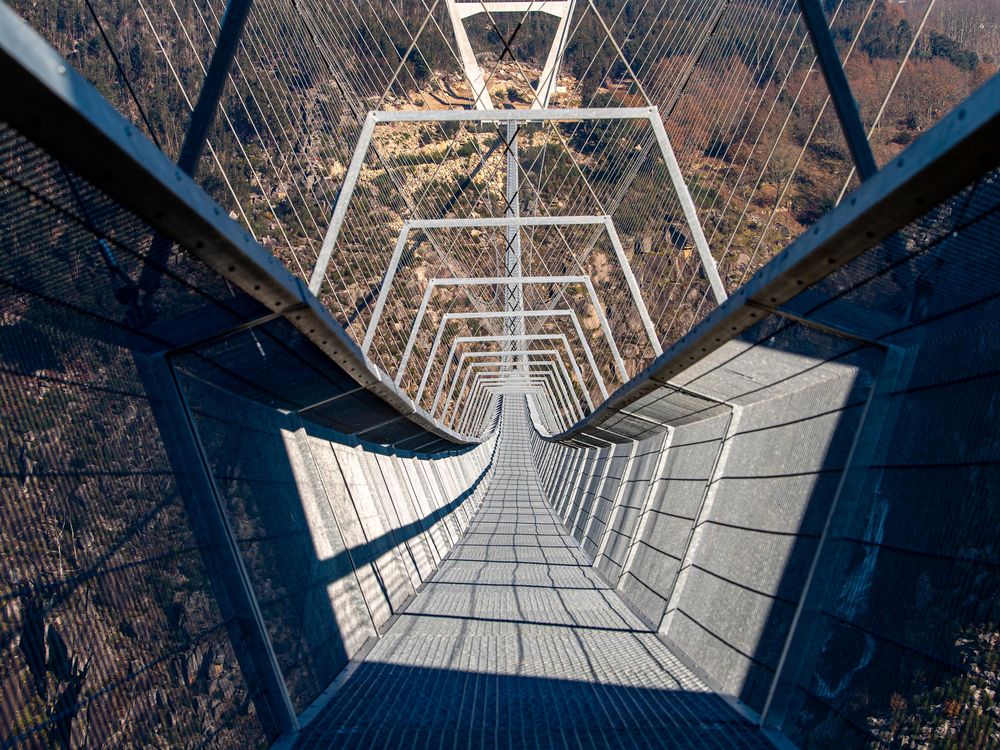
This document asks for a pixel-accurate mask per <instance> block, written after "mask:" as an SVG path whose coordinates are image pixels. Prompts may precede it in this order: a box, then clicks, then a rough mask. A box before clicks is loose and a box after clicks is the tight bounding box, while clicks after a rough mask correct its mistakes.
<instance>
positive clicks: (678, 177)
mask: <svg viewBox="0 0 1000 750" xmlns="http://www.w3.org/2000/svg"><path fill="white" fill-rule="evenodd" d="M573 120H646V121H647V122H648V123H649V126H650V128H651V130H652V132H653V136H654V138H655V139H656V143H657V145H658V146H659V149H660V155H661V156H662V157H663V160H664V162H665V163H666V166H667V171H668V173H669V175H670V180H671V183H672V184H673V187H674V191H675V192H676V193H677V197H678V199H679V200H680V203H681V210H682V212H683V213H684V219H685V221H686V222H687V225H688V228H689V229H690V230H691V236H692V239H693V240H694V244H695V247H696V248H697V250H698V256H699V258H700V259H701V263H702V267H703V268H704V270H705V275H706V276H707V277H708V281H709V284H710V285H711V287H712V292H713V294H714V295H715V300H716V302H717V303H718V304H722V302H723V301H724V300H725V299H726V297H727V295H726V290H725V287H724V286H723V284H722V279H721V278H720V276H719V271H718V268H717V267H716V264H715V259H714V258H713V257H712V253H711V251H710V250H709V247H708V240H707V239H706V237H705V232H704V231H703V229H702V226H701V221H700V220H699V218H698V211H697V209H696V208H695V205H694V200H693V199H692V198H691V193H690V191H689V190H688V187H687V183H686V182H685V181H684V176H683V175H682V174H681V168H680V164H679V163H678V161H677V155H676V154H675V153H674V149H673V146H672V145H671V144H670V138H669V137H668V136H667V131H666V128H664V126H663V120H662V119H661V118H660V113H659V110H658V109H657V108H656V107H622V108H614V107H603V108H594V109H586V108H567V109H496V110H490V111H489V114H486V113H484V112H483V111H482V110H465V109H446V110H416V111H414V110H400V111H393V112H388V111H371V112H369V113H368V116H367V117H366V118H365V121H364V123H363V124H362V126H361V133H360V135H359V136H358V142H357V145H356V146H355V147H354V153H353V155H352V156H351V163H350V165H349V166H348V168H347V174H346V175H345V177H344V184H343V186H342V187H341V189H340V192H339V193H338V194H337V200H336V202H335V204H334V209H333V215H332V217H331V219H330V225H329V227H328V228H327V231H326V234H325V236H324V237H323V244H322V246H321V247H320V252H319V255H318V257H317V259H316V265H315V266H314V267H313V272H312V275H311V276H310V278H309V291H311V292H312V293H313V294H318V293H319V291H320V288H321V287H322V285H323V278H324V277H325V276H326V270H327V268H328V267H329V265H330V259H331V258H332V257H333V249H334V247H335V246H336V244H337V238H338V237H339V236H340V230H341V228H342V226H343V224H344V219H345V218H346V216H347V208H348V206H349V205H350V202H351V198H352V197H353V195H354V189H355V187H357V184H358V178H359V177H360V176H361V168H362V166H363V164H364V161H365V157H366V156H367V155H368V150H369V148H370V147H371V142H372V138H373V136H374V134H375V127H376V126H377V125H379V124H384V123H399V122H563V121H573ZM506 221H508V222H509V221H510V219H509V218H508V219H506Z"/></svg>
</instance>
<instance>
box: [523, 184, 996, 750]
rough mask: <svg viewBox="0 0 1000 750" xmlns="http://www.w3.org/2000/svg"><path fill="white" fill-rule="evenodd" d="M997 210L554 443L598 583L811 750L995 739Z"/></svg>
mask: <svg viewBox="0 0 1000 750" xmlns="http://www.w3.org/2000/svg"><path fill="white" fill-rule="evenodd" d="M998 208H1000V175H998V173H997V172H995V171H992V172H987V173H986V174H985V175H984V176H983V177H982V178H980V179H979V180H977V181H976V182H975V183H974V184H972V185H970V186H968V187H967V188H966V189H964V190H963V191H961V192H960V193H959V194H957V195H955V196H953V197H952V198H950V199H949V200H947V201H946V202H945V203H943V204H942V205H940V206H937V207H935V208H933V209H931V210H929V211H927V212H926V213H925V214H924V215H923V216H922V217H921V218H920V219H919V220H917V221H914V222H913V223H911V224H910V225H908V226H907V227H906V228H904V229H903V230H901V231H900V232H898V233H896V234H895V235H893V236H892V237H890V238H889V239H888V240H886V241H884V242H882V243H880V244H879V245H877V246H875V247H873V248H872V249H871V250H869V251H868V252H866V253H864V254H862V255H860V256H859V257H858V258H857V259H855V260H854V261H852V262H850V263H848V264H847V265H845V266H844V267H843V268H842V269H841V270H839V271H837V272H836V273H834V274H831V275H829V276H828V277H827V278H826V279H825V280H824V281H821V282H819V283H817V284H815V285H813V286H811V287H810V288H809V289H807V290H805V291H803V292H801V293H800V294H798V295H796V296H795V297H793V298H792V299H791V301H790V302H788V303H786V304H784V305H782V306H781V310H780V311H779V312H778V313H777V314H771V315H768V316H767V317H765V318H763V319H762V320H760V322H758V323H757V324H756V325H754V326H753V327H752V328H750V329H749V330H747V331H746V332H745V333H744V334H742V335H740V336H739V337H738V338H737V339H734V340H732V341H730V342H729V343H727V344H725V345H724V346H723V347H722V348H720V349H718V350H717V351H716V352H715V353H713V354H710V355H708V356H707V357H705V358H704V359H703V360H702V361H700V362H699V363H698V364H696V365H694V366H693V367H690V368H687V369H686V370H684V371H683V372H682V373H681V374H680V375H679V376H676V377H674V378H672V379H671V380H670V381H669V382H666V383H663V384H662V385H661V386H659V387H658V388H656V389H655V390H652V391H651V392H650V393H648V394H647V395H644V396H643V397H642V398H639V399H638V400H634V401H633V402H632V403H630V404H629V405H628V406H627V407H624V408H621V409H619V410H617V413H616V414H614V415H611V416H608V417H607V418H606V419H604V420H602V421H601V422H600V424H599V425H595V427H594V429H592V430H589V431H585V432H584V433H581V434H579V435H577V436H575V437H572V436H571V437H570V443H572V442H575V443H576V446H577V447H576V448H575V449H574V448H572V447H562V446H558V445H557V444H551V443H550V444H540V445H538V446H536V453H535V455H536V462H537V465H538V466H539V469H540V471H541V473H542V475H543V477H544V480H543V483H544V484H546V490H547V492H548V493H549V501H550V503H551V504H552V506H553V509H554V510H555V511H556V512H557V513H558V514H559V515H560V516H561V518H562V520H563V522H564V524H565V525H566V528H567V529H569V530H570V531H571V532H573V533H574V535H575V536H576V537H577V539H578V540H579V541H580V542H581V544H582V545H583V546H584V549H587V550H588V551H589V553H590V555H591V558H592V559H593V560H594V563H595V567H596V568H597V570H598V571H599V572H601V573H602V574H603V575H605V576H606V577H607V578H608V579H609V580H611V581H612V582H614V583H615V584H616V585H617V588H618V590H619V591H620V592H622V593H623V595H625V596H626V598H627V599H629V601H630V602H631V603H632V604H633V606H634V607H635V608H636V609H637V610H638V611H639V612H640V613H641V614H642V615H643V617H644V619H645V620H646V621H647V622H648V623H649V624H650V626H651V627H653V628H656V629H657V630H658V631H659V632H660V633H661V634H662V635H663V636H664V637H665V638H667V639H668V640H669V641H670V642H671V643H672V644H673V645H674V646H676V647H677V648H678V649H680V650H681V651H683V652H684V653H686V654H687V655H688V656H689V657H690V658H692V659H693V660H694V662H695V663H697V664H698V665H699V667H700V668H701V669H703V670H705V671H706V672H707V673H708V675H709V676H710V677H711V678H712V679H714V680H715V681H716V682H717V683H718V684H719V685H720V687H721V688H722V689H723V690H725V691H726V692H728V693H731V694H733V695H735V696H737V697H738V698H739V699H740V700H741V701H742V702H743V703H744V704H746V705H747V706H748V707H749V708H750V709H751V710H752V711H754V712H756V714H757V716H758V717H759V719H760V720H761V721H762V723H763V724H764V725H765V726H773V727H776V728H778V729H780V730H781V731H782V732H783V733H784V734H785V735H786V736H787V737H789V738H790V739H792V740H793V741H794V742H795V743H796V744H797V745H799V746H801V747H809V748H813V747H817V748H818V747H832V746H836V747H897V746H901V745H902V746H905V745H907V744H908V743H910V744H916V745H917V746H924V747H942V748H944V747H994V746H996V744H997V743H998V742H1000V718H998V716H997V713H996V711H997V709H996V704H995V702H994V697H993V696H994V694H995V691H996V680H995V665H996V659H997V643H998V635H997V622H998V611H997V602H998V598H997V585H998V580H1000V579H998V577H997V563H998V558H997V554H996V553H997V550H996V544H995V537H996V534H995V530H996V528H997V517H996V514H997V509H996V502H995V497H994V495H995V493H994V492H993V491H992V484H991V482H992V476H993V474H994V472H995V467H996V464H997V458H998V452H1000V441H998V438H997V433H996V429H995V425H994V424H993V420H992V416H991V415H992V413H993V410H994V409H995V400H996V394H997V388H996V383H995V380H996V361H997V353H996V351H995V349H996V347H995V345H994V343H993V340H994V339H995V333H996V326H997V307H996V306H997V293H998V287H997V284H996V281H995V279H996V278H997V277H996V275H995V274H993V273H991V272H990V270H989V269H990V268H991V266H992V264H993V255H994V252H993V250H994V249H995V239H992V238H991V237H992V236H993V235H994V233H995V232H996V231H997V228H998V214H997V209H998ZM972 268H977V269H979V270H980V271H982V273H975V274H973V273H970V271H971V269H972ZM665 427H666V428H668V429H667V435H666V436H664V435H663V431H664V428H665ZM625 436H627V437H628V438H631V440H629V439H625ZM608 440H615V441H624V442H618V443H617V444H612V445H610V446H608V447H603V448H601V447H593V448H587V447H586V446H587V445H588V444H590V445H593V444H595V443H597V444H601V443H603V442H604V441H608ZM632 441H637V442H632ZM657 441H660V442H661V443H662V444H663V447H662V448H657V447H656V445H655V444H656V442H657ZM651 453H652V454H654V455H656V456H657V460H656V461H650V460H648V458H647V457H648V455H650V454H651ZM623 460H624V461H626V464H625V467H624V468H623V467H622V466H621V465H620V464H621V462H622V461H623ZM616 461H617V464H616Z"/></svg>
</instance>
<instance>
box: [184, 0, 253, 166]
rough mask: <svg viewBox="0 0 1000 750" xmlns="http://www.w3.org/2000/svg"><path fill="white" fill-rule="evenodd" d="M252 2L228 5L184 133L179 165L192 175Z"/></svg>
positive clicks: (232, 1) (235, 1)
mask: <svg viewBox="0 0 1000 750" xmlns="http://www.w3.org/2000/svg"><path fill="white" fill-rule="evenodd" d="M252 3H253V0H229V3H228V4H227V5H226V13H225V15H224V16H223V17H222V27H221V28H220V29H219V38H218V39H217V40H216V42H215V51H214V52H213V53H212V61H211V62H210V63H209V64H208V71H207V72H206V73H205V80H204V82H202V84H201V91H200V92H199V93H198V102H197V104H195V106H194V110H192V112H191V119H190V120H189V121H188V127H187V131H186V132H185V133H184V142H183V143H182V144H181V153H180V156H179V157H177V166H179V167H180V168H181V169H183V170H184V172H185V173H187V174H189V175H191V176H194V174H195V172H196V171H197V169H198V162H199V161H201V153H202V151H204V150H205V143H206V142H207V141H208V131H209V129H210V128H211V127H212V122H213V121H214V120H215V113H216V112H217V111H218V109H219V100H220V99H221V98H222V92H223V90H224V89H225V87H226V79H227V78H228V77H229V69H230V68H231V67H232V65H233V58H235V57H236V49H237V47H239V43H240V37H242V36H243V27H244V26H246V21H247V15H248V14H249V13H250V6H251V5H252Z"/></svg>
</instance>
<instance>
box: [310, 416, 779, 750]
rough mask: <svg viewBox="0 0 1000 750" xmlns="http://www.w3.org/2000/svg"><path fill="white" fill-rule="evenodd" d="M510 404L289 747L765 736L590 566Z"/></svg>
mask: <svg viewBox="0 0 1000 750" xmlns="http://www.w3.org/2000/svg"><path fill="white" fill-rule="evenodd" d="M509 406H510V405H508V408H506V409H504V412H505V417H504V424H503V428H502V432H501V437H500V442H499V447H498V449H497V456H496V461H497V465H496V466H497V468H496V471H495V474H494V477H493V481H492V484H491V487H490V490H489V491H488V492H487V495H486V497H485V499H484V501H483V506H482V507H481V509H480V511H479V513H478V515H477V516H476V518H475V519H474V520H473V522H472V525H471V526H470V528H469V531H468V533H467V534H466V536H465V537H464V538H463V539H462V541H461V542H460V543H459V544H458V545H456V547H455V549H454V551H453V553H452V555H451V556H450V557H449V558H448V559H447V560H446V561H445V562H444V563H443V564H442V566H441V569H440V570H439V571H438V572H437V574H436V575H435V576H434V578H433V579H432V580H431V581H430V582H429V583H428V585H427V586H426V588H425V589H424V590H423V591H421V592H420V593H419V594H418V595H417V597H416V598H415V599H414V600H413V601H412V602H411V604H410V606H409V607H408V608H407V610H406V612H405V613H404V614H402V615H401V616H400V618H399V620H398V621H397V622H396V623H395V624H394V625H393V626H392V627H391V629H390V630H389V631H388V633H386V635H385V636H384V637H383V638H382V639H381V640H380V641H379V642H378V643H377V644H376V645H375V646H374V648H373V649H372V651H371V652H370V653H369V654H368V656H367V658H366V659H365V661H364V663H362V664H361V665H360V666H359V667H358V668H357V670H356V671H355V672H354V674H353V675H352V676H351V677H350V678H349V679H348V680H347V682H346V683H345V684H344V685H343V687H342V688H341V689H340V691H339V692H338V693H337V694H336V695H335V696H334V698H333V699H332V701H331V702H330V703H329V704H328V705H327V706H326V707H325V708H324V709H323V710H322V711H321V713H320V714H319V715H318V716H317V717H316V718H315V720H314V721H312V722H311V723H310V725H309V726H308V727H307V728H306V729H305V730H304V731H303V733H302V735H301V737H300V739H299V741H298V743H297V745H296V747H299V748H346V747H357V748H396V747H399V748H411V747H420V748H423V747H427V748H430V747H434V748H494V747H495V748H599V747H615V748H649V747H671V748H732V747H744V748H757V747H770V745H769V743H768V742H767V741H766V740H765V738H764V737H763V736H762V735H761V734H760V733H759V732H758V731H757V730H756V728H755V727H754V726H753V725H751V724H750V723H748V722H746V721H745V720H744V719H742V717H740V716H739V715H738V714H736V713H735V712H734V711H733V710H732V709H731V708H730V707H729V706H728V705H726V704H725V703H724V702H723V700H722V699H721V698H719V697H717V696H716V695H715V694H713V693H712V692H711V691H709V690H708V688H707V687H706V686H705V685H704V683H702V682H701V681H700V680H699V679H698V678H697V677H695V675H694V674H692V673H691V672H690V670H688V669H687V668H686V667H685V666H684V665H683V664H681V663H680V662H679V661H678V660H677V659H676V657H674V656H673V655H672V654H671V653H670V652H669V651H668V650H667V648H666V647H665V646H664V645H663V644H662V643H661V642H660V641H659V640H658V639H657V637H656V636H655V635H654V634H653V633H651V632H649V631H648V629H646V628H645V627H644V626H643V625H642V624H641V622H640V621H639V620H638V619H637V618H636V617H635V616H634V615H633V614H632V613H631V612H630V611H629V610H628V608H627V607H626V606H625V605H624V603H623V602H622V601H621V599H619V597H618V596H617V595H616V594H615V593H614V591H612V590H611V589H609V588H608V586H607V585H606V584H604V583H603V582H601V581H600V580H599V579H598V578H597V577H596V575H595V574H594V573H593V571H592V570H591V568H590V564H589V562H588V561H587V559H586V558H585V556H584V554H583V552H582V551H581V550H580V548H579V546H578V545H577V544H576V542H575V540H574V539H572V538H571V537H570V536H569V535H568V534H566V533H565V532H564V531H563V528H562V526H561V525H560V524H559V523H558V521H557V520H556V518H555V517H554V516H553V515H552V513H550V512H549V510H548V507H547V505H546V503H545V500H544V499H543V496H542V491H541V489H540V487H539V484H538V481H537V477H536V474H535V469H534V466H533V464H532V461H531V456H530V455H529V453H528V450H529V449H528V445H529V441H528V430H529V429H530V428H529V427H528V425H527V422H526V418H525V415H524V413H523V411H521V410H517V409H511V408H509Z"/></svg>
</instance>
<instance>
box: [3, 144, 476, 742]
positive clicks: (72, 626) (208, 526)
mask: <svg viewBox="0 0 1000 750" xmlns="http://www.w3.org/2000/svg"><path fill="white" fill-rule="evenodd" d="M0 166H2V187H0V204H2V205H0V209H2V210H0V213H2V217H3V218H2V219H0V236H2V238H3V240H2V242H3V252H2V254H0V294H2V298H3V299H2V304H0V309H2V314H3V317H2V320H0V343H2V346H0V363H2V368H0V373H2V374H0V383H2V385H0V394H2V396H0V404H2V406H0V409H2V412H3V418H2V420H0V446H2V451H0V456H2V459H0V460H2V466H3V471H2V480H0V481H2V483H3V492H2V496H3V506H4V513H3V519H4V520H3V526H2V531H0V537H2V544H0V548H2V550H3V556H4V571H5V573H4V579H3V591H2V593H0V597H2V601H3V609H2V612H3V614H2V626H0V627H2V632H3V640H2V647H0V659H2V663H3V674H4V681H3V688H2V697H0V738H2V742H3V743H4V744H5V746H7V745H9V746H11V747H22V746H23V747H42V746H46V747H48V746H54V747H67V748H69V747H100V746H108V745H141V746H145V745H156V744H166V745H169V746H177V747H182V746H192V747H193V746H201V745H205V744H207V745H210V746H214V747H241V748H242V747H256V746H265V745H266V744H267V743H268V742H269V741H270V740H272V739H274V737H275V736H276V735H277V733H278V732H280V731H282V730H284V729H288V728H289V724H288V720H289V718H292V719H294V715H295V713H296V712H300V711H302V710H304V709H305V708H306V707H307V706H308V705H309V703H310V702H311V701H312V700H314V699H315V698H316V697H317V696H318V695H319V693H320V692H321V691H322V690H323V689H324V688H325V687H326V685H327V684H329V682H330V681H331V680H332V679H333V677H334V676H335V675H336V674H337V672H338V671H339V670H340V669H341V668H342V667H343V665H344V664H345V663H346V662H347V660H348V659H349V658H350V657H351V656H352V655H353V654H354V653H356V652H357V650H358V649H359V648H360V647H361V646H362V645H363V644H364V642H365V641H366V639H368V638H371V637H374V636H375V635H376V634H377V632H378V630H379V629H380V628H381V627H382V626H383V625H384V623H385V619H386V618H387V617H388V616H389V615H390V614H391V613H392V612H394V611H396V610H397V609H398V608H399V607H401V606H403V604H404V603H405V601H406V598H407V596H412V591H413V590H414V589H415V588H416V587H417V586H419V585H420V582H421V581H422V580H423V578H425V577H426V576H427V575H429V574H430V573H431V572H432V571H433V569H434V567H435V565H436V564H437V561H439V560H440V558H441V557H442V556H443V555H444V554H445V553H446V551H447V549H448V548H449V547H450V545H451V544H453V543H454V540H455V539H457V538H458V536H459V535H460V534H461V533H462V529H463V528H464V525H465V524H466V523H467V522H468V517H469V514H470V512H471V508H473V507H475V504H476V502H477V501H478V497H479V495H478V494H477V488H478V487H480V485H481V484H482V483H483V482H484V481H485V478H486V477H485V472H486V469H487V467H488V465H489V459H490V445H489V444H484V445H482V446H480V447H479V448H477V449H476V450H474V451H471V452H470V451H464V452H462V451H459V452H458V453H456V452H455V451H452V453H450V454H449V453H445V454H439V455H438V456H437V460H433V459H432V458H431V457H430V456H429V455H427V454H418V453H413V452H410V451H406V450H390V449H384V448H383V449H379V450H380V451H381V452H372V449H373V448H378V446H374V445H369V446H368V448H367V449H363V448H362V447H360V446H361V441H359V439H358V438H357V437H352V436H351V434H349V433H354V434H366V435H368V436H371V437H373V438H377V439H379V440H383V441H385V442H387V443H392V442H402V443H405V442H406V441H407V440H409V441H410V444H411V445H413V446H415V447H419V446H421V445H425V446H426V445H429V444H430V443H441V440H440V438H439V437H438V436H435V435H428V434H427V433H426V432H424V431H423V430H422V429H421V428H419V427H417V426H416V425H414V424H413V423H411V422H408V421H407V420H406V419H403V418H401V417H400V415H399V413H398V412H396V411H394V410H393V409H392V408H391V407H389V406H388V405H386V404H385V403H384V402H382V401H381V400H380V399H379V398H378V397H377V396H375V395H374V394H372V393H369V392H367V391H365V390H364V389H363V388H360V387H359V386H358V384H357V383H356V382H355V381H354V380H353V379H352V378H351V377H350V375H349V374H348V373H347V372H345V371H344V370H343V369H340V368H338V366H336V365H334V364H333V363H332V362H331V360H330V359H329V358H328V357H327V356H326V355H325V354H324V353H323V352H321V351H320V350H319V349H317V348H316V347H315V346H314V345H313V344H311V343H310V342H309V341H308V339H306V338H305V337H304V336H303V335H302V334H301V333H300V332H299V331H298V330H297V329H295V328H294V327H292V326H291V325H290V324H289V323H288V322H287V321H285V320H283V319H278V320H271V319H270V318H269V317H268V316H267V315H266V309H264V308H262V307H261V306H260V305H259V303H256V302H254V301H253V300H251V299H248V298H247V297H246V296H245V295H244V294H243V293H242V292H240V291H239V290H237V289H236V288H235V287H232V286H230V284H229V282H227V281H226V280H225V279H224V278H222V277H221V276H219V275H218V274H216V273H215V272H214V271H211V270H210V269H209V268H208V267H207V266H205V265H203V264H202V263H200V262H198V261H196V260H195V259H194V258H193V257H192V256H191V255H189V254H188V253H187V252H185V251H183V250H180V249H178V248H175V249H174V251H173V252H172V253H171V254H170V256H169V257H168V258H167V259H166V261H165V262H162V264H161V262H157V260H155V259H153V258H151V255H152V253H153V250H152V247H153V245H154V243H155V238H156V236H157V235H156V232H155V231H154V230H153V229H152V228H151V227H150V226H149V225H147V224H146V223H145V222H143V221H141V220H140V219H138V218H137V217H136V216H135V215H134V214H132V213H130V212H129V211H127V210H126V209H124V208H123V207H122V206H121V205H120V204H118V203H116V202H115V201H114V200H113V199H111V198H110V197H108V195H107V194H106V193H104V192H102V191H100V190H98V189H96V188H95V187H94V186H93V185H92V184H91V183H89V182H87V181H86V180H84V179H83V178H81V177H80V176H79V175H77V174H75V173H74V172H73V171H72V170H70V169H69V168H67V167H65V166H64V165H63V164H61V163H60V162H58V161H56V160H55V159H54V158H53V157H52V156H50V155H48V154H47V153H45V152H44V151H42V150H41V149H39V148H38V147H37V146H35V145H34V144H32V143H31V142H30V141H28V140H27V139H25V138H24V137H23V136H21V135H20V134H18V133H17V132H16V131H14V130H12V129H11V128H10V127H8V126H7V125H4V126H2V129H0ZM161 260H162V259H161ZM150 276H152V277H154V278H155V283H154V284H148V283H147V280H148V278H149V277H150ZM333 403H336V404H337V406H338V409H334V408H332V406H331V405H332V404H333ZM345 407H347V411H346V412H345V411H344V408H345ZM352 414H353V415H354V416H351V415H352ZM337 430H340V431H339V432H338V431H337ZM414 438H415V440H414ZM282 576H284V577H282ZM376 577H380V578H381V580H383V581H384V582H386V585H387V586H388V587H389V588H388V590H387V592H386V593H385V594H384V595H383V594H382V593H381V592H380V590H379V589H378V587H377V586H375V588H371V586H372V585H373V582H374V580H376ZM407 591H408V592H409V594H408V595H407V593H406V592H407ZM324 608H325V609H324ZM324 611H325V613H326V614H325V615H324V614H323V613H324ZM272 662H273V665H274V666H269V665H271V664H272ZM285 695H286V696H287V698H283V697H282V696H285ZM283 700H287V702H288V706H287V707H285V706H284V705H283V704H282V701H283ZM283 712H285V715H282V713H283Z"/></svg>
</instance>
